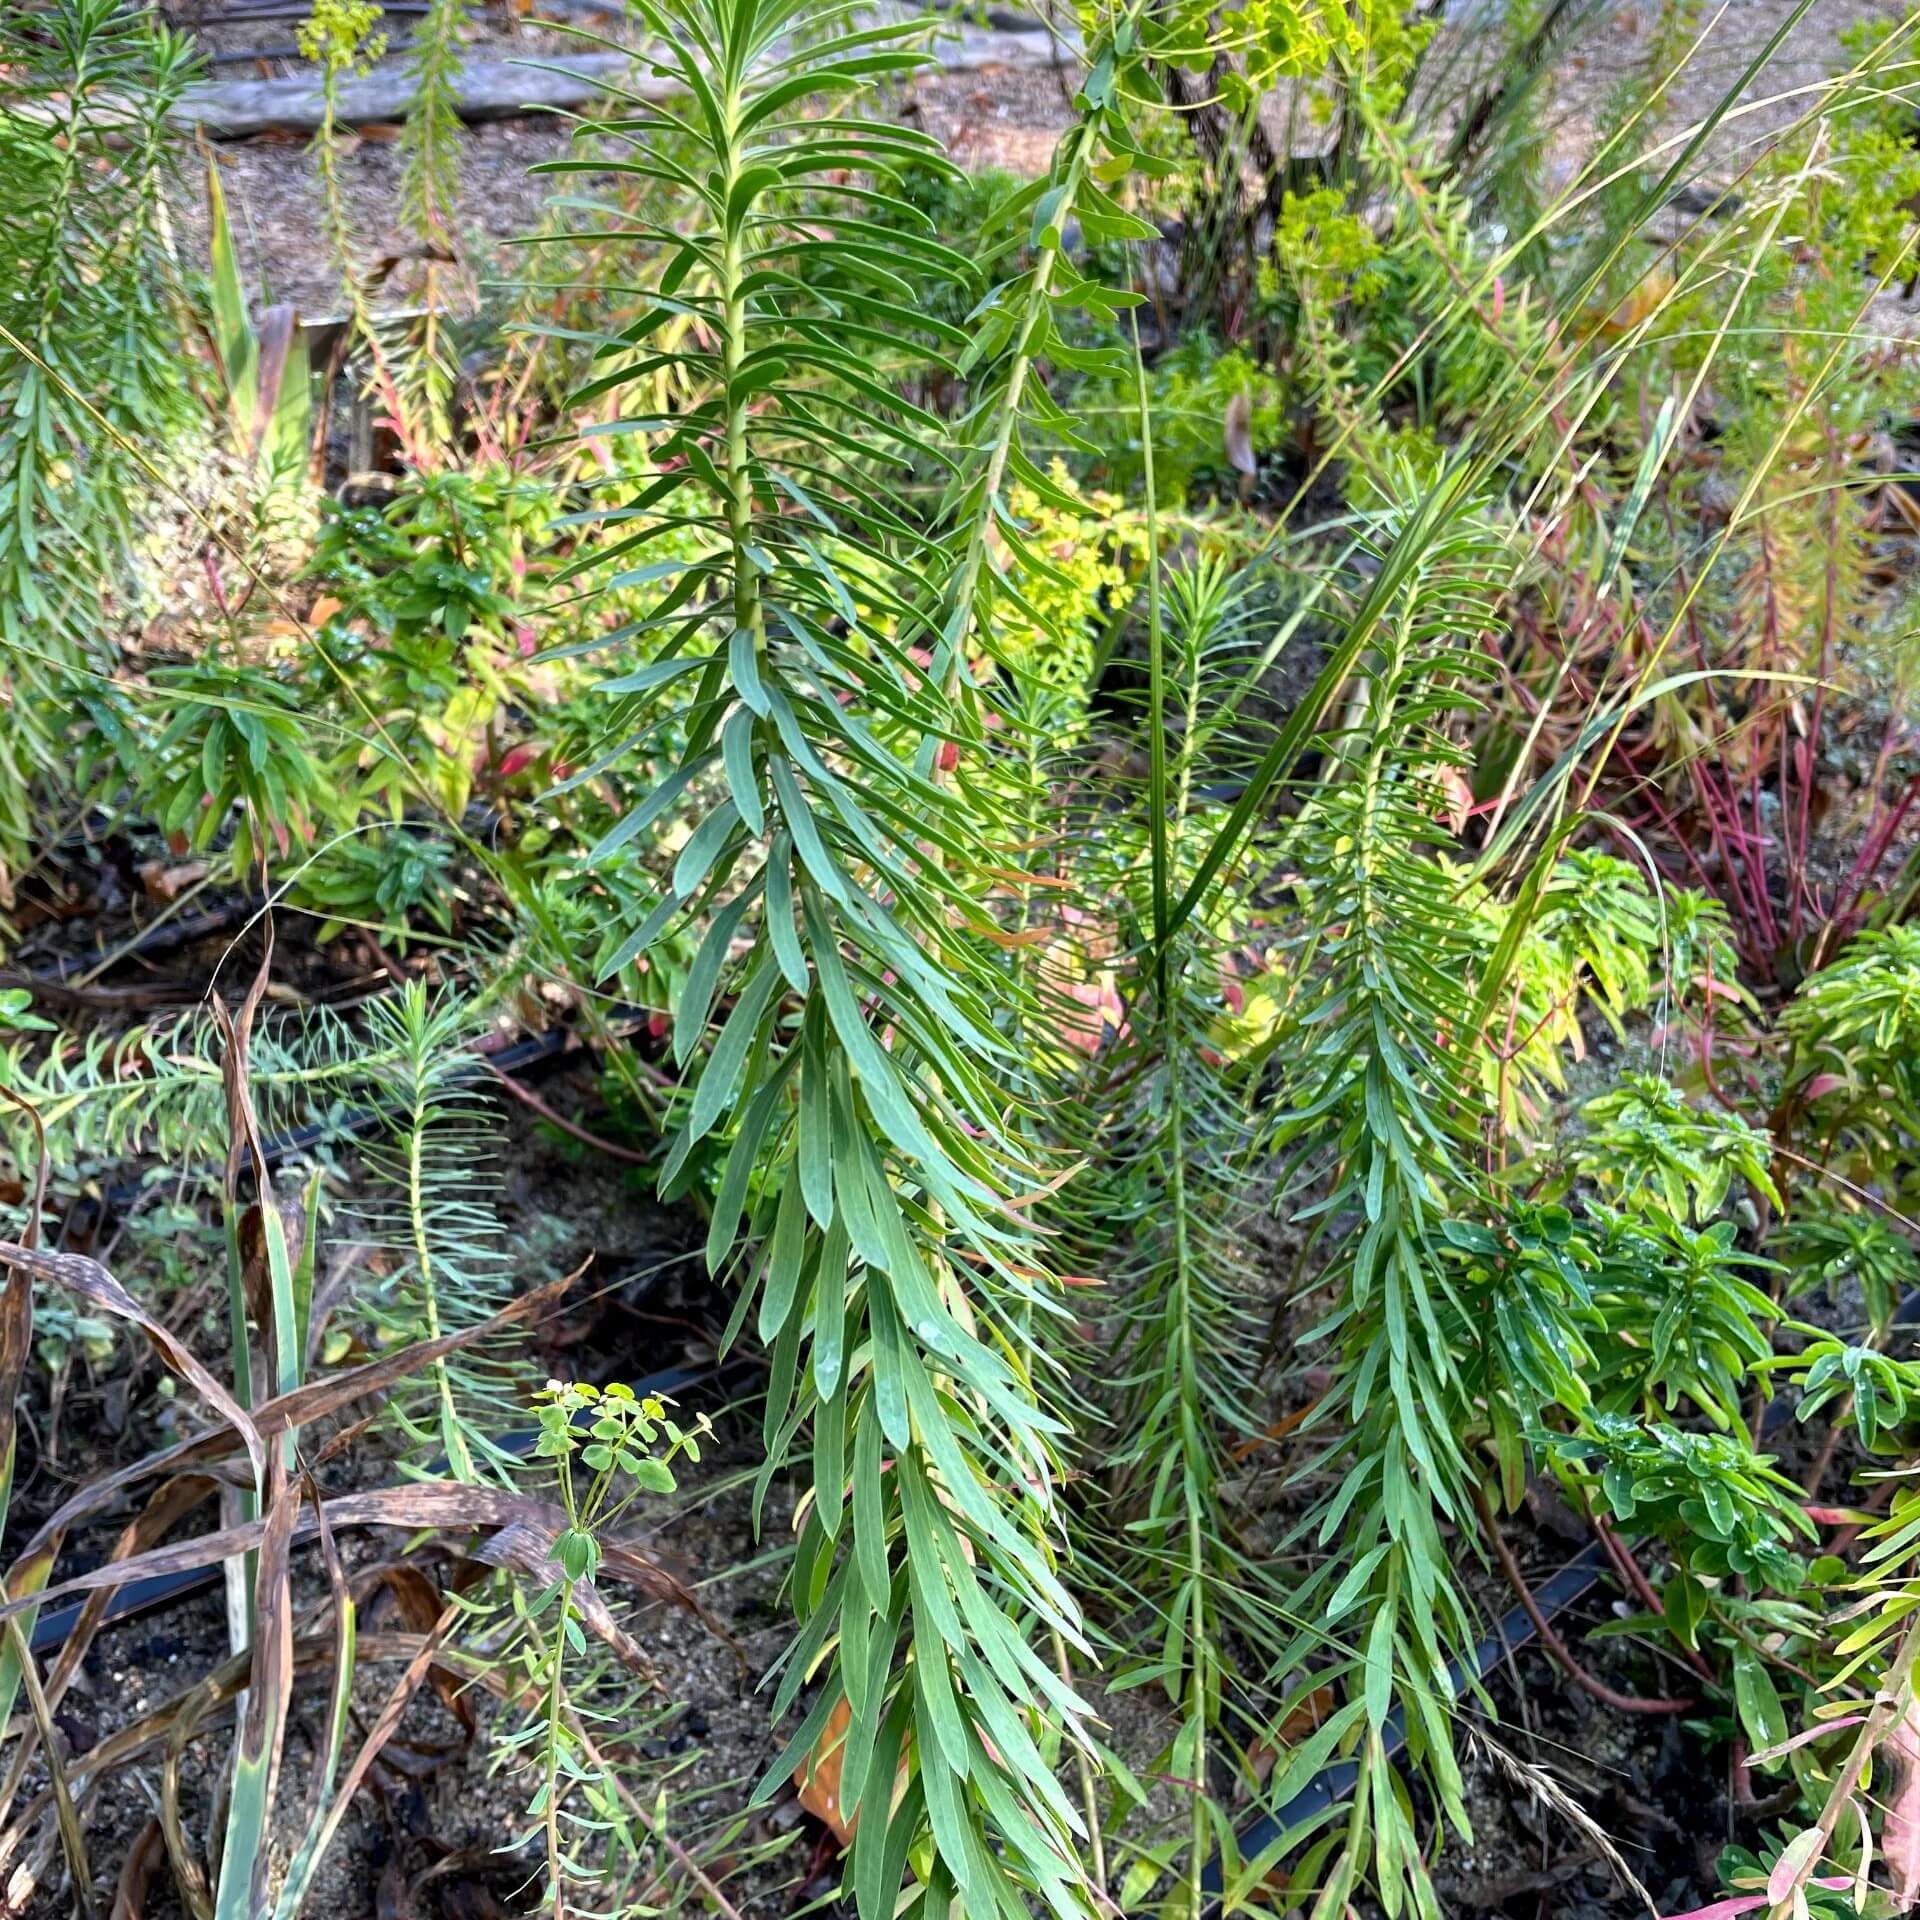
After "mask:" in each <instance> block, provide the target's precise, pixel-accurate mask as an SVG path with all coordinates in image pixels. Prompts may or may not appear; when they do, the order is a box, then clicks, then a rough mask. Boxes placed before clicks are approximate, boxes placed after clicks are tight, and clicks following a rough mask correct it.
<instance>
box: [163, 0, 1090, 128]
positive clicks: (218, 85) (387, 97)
mask: <svg viewBox="0 0 1920 1920" xmlns="http://www.w3.org/2000/svg"><path fill="white" fill-rule="evenodd" d="M1074 51H1075V49H1073V48H1072V47H1070V46H1069V48H1068V49H1067V52H1066V54H1065V55H1063V54H1062V52H1061V43H1060V42H1058V41H1056V39H1055V38H1054V36H1053V35H1052V34H1050V33H1048V32H1046V31H1045V30H1044V29H1041V28H1036V29H1032V30H1030V31H1027V32H1019V33H1012V32H1004V31H1000V30H998V29H995V28H991V27H973V26H967V27H960V28H957V29H955V30H954V31H953V32H951V33H946V34H942V35H941V37H940V39H939V40H938V41H936V42H935V44H934V52H935V54H936V56H937V59H938V63H939V65H940V66H941V67H942V68H943V69H944V70H946V71H947V72H949V73H972V72H978V71H983V70H985V69H988V68H992V67H1024V68H1033V67H1046V66H1051V65H1053V64H1054V63H1055V61H1056V60H1058V59H1060V58H1063V57H1071V56H1072V53H1073V52H1074ZM616 90H617V91H619V92H623V93H626V94H628V95H635V96H638V97H639V98H641V99H645V100H664V99H666V98H667V97H668V96H669V95H671V94H672V93H673V92H675V91H676V89H675V88H674V87H673V86H672V85H671V84H670V83H669V82H667V81H664V80H662V79H660V78H658V77H657V76H655V75H654V74H652V73H649V72H646V71H644V70H640V69H636V68H635V66H634V64H633V62H632V60H631V59H630V58H629V57H628V56H627V55H626V54H624V53H576V54H568V55H565V56H563V57H559V58H556V59H554V60H552V61H546V62H543V61H536V60H469V61H467V62H466V63H465V64H464V65H463V67H462V68H461V71H460V79H459V83H458V88H457V95H458V98H457V111H458V112H459V115H460V117H461V119H463V120H512V119H518V118H520V117H521V116H522V115H525V114H529V113H541V112H556V111H561V112H564V111H570V110H574V109H578V108H581V107H587V106H591V105H592V104H593V103H594V102H595V101H596V100H604V99H606V98H607V97H608V96H609V94H610V93H613V92H615V91H616ZM413 93H414V87H413V80H412V77H411V75H410V74H409V73H408V72H407V70H406V68H405V67H404V66H399V65H395V66H393V67H390V68H376V69H375V70H374V71H373V72H372V73H370V74H368V75H366V76H365V78H363V79H350V80H344V81H342V82H341V84H340V106H339V119H340V124H341V125H343V126H350V127H354V126H369V125H373V124H376V123H379V122H383V121H385V122H391V121H395V120H404V119H405V118H406V117H407V115H408V113H409V112H410V111H411V110H412V106H413ZM174 117H175V118H176V119H177V120H180V121H181V122H183V123H184V124H186V125H188V126H195V127H199V128H201V129H202V130H203V131H204V132H205V133H206V134H207V136H208V137H209V138H210V139H214V140H243V139H246V138H247V137H248V136H249V135H251V134H256V133H311V132H312V131H313V130H314V129H315V128H316V127H318V126H319V124H320V118H321V91H320V84H319V82H318V81H317V80H313V79H309V78H308V77H307V76H306V75H304V74H295V75H293V76H291V77H290V78H288V79H284V80H220V81H213V82H209V83H206V84H203V85H200V86H194V87H189V88H188V89H187V90H186V92H185V93H184V94H183V95H182V97H181V100H180V104H179V105H178V107H177V108H176V109H175V110H174Z"/></svg>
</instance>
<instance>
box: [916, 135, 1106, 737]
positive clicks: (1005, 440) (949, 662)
mask: <svg viewBox="0 0 1920 1920" xmlns="http://www.w3.org/2000/svg"><path fill="white" fill-rule="evenodd" d="M1102 117H1103V115H1102V114H1101V113H1100V112H1099V111H1096V112H1095V113H1094V114H1093V115H1092V116H1091V117H1090V118H1088V119H1086V120H1083V121H1082V122H1081V123H1080V125H1079V126H1077V127H1075V128H1074V130H1073V131H1072V133H1070V134H1069V135H1068V136H1067V138H1068V140H1069V141H1070V142H1071V145H1070V146H1069V147H1068V150H1067V164H1066V166H1065V168H1064V169H1063V171H1062V173H1061V186H1060V189H1059V195H1060V197H1059V210H1060V213H1061V217H1063V218H1064V217H1065V213H1066V210H1067V209H1069V208H1071V207H1072V205H1073V203H1074V200H1075V198H1076V196H1077V195H1078V194H1079V191H1080V184H1081V182H1082V181H1083V180H1084V179H1085V177H1086V171H1087V156H1088V154H1089V153H1091V152H1092V150H1093V146H1094V141H1095V139H1096V137H1097V134H1098V132H1099V128H1100V123H1101V119H1102ZM1059 261H1060V249H1059V247H1058V246H1052V247H1045V248H1043V249H1042V250H1041V254H1040V258H1039V259H1038V260H1037V261H1036V262H1035V263H1034V268H1033V272H1032V274H1031V275H1030V276H1029V278H1028V281H1027V298H1026V303H1025V306H1024V308H1023V310H1022V312H1021V314H1020V318H1019V321H1018V323H1017V325H1016V326H1015V328H1014V331H1013V339H1014V341H1015V342H1016V344H1015V347H1014V350H1013V357H1012V359H1011V361H1010V362H1009V364H1008V368H1007V384H1006V390H1005V392H1004V394H1003V395H1002V397H1001V401H1000V409H999V425H998V426H997V427H996V429H995V431H994V436H993V446H992V448H991V449H990V450H989V452H988V454H987V468H986V473H985V475H984V476H983V478H982V481H981V491H980V501H979V504H978V506H977V508H976V509H975V511H974V512H973V514H972V516H971V520H972V524H971V526H970V527H969V529H968V533H967V545H966V551H965V552H964V553H963V555H962V556H961V560H960V566H959V570H958V572H957V573H956V574H955V576H954V584H953V591H952V596H951V602H950V607H949V611H948V615H947V631H946V632H945V633H943V634H942V635H941V637H940V643H939V648H938V651H937V653H936V655H935V659H934V671H935V673H936V675H937V676H938V677H939V679H940V680H941V682H942V684H943V685H944V686H945V687H947V688H948V689H949V690H951V689H952V687H953V685H954V683H955V681H956V679H957V678H958V675H959V672H960V667H961V664H962V662H963V660H964V658H965V655H966V644H967V639H968V636H969V635H970V634H971V633H972V631H973V617H974V604H975V596H976V595H977V593H978V591H979V586H980V569H981V567H982V566H983V565H984V564H985V562H986V557H987V542H988V538H989V536H990V535H991V533H992V530H993V526H994V522H995V520H996V518H997V515H996V513H995V510H994V502H995V501H996V500H997V499H998V498H999V497H1000V489H1001V487H1002V485H1003V484H1004V483H1005V481H1006V476H1007V462H1008V461H1009V460H1010V459H1011V458H1012V457H1013V440H1014V435H1015V434H1016V433H1017V432H1018V431H1019V426H1020V403H1021V400H1022V398H1023V397H1024V395H1025V393H1026V390H1027V382H1028V380H1029V379H1030V378H1031V377H1032V375H1033V354H1032V351H1031V350H1030V349H1029V347H1028V345H1027V342H1028V341H1029V340H1031V339H1032V338H1033V335H1034V329H1035V325H1036V323H1037V322H1038V320H1039V317H1040V315H1041V313H1042V312H1043V311H1044V310H1045V308H1046V304H1047V300H1048V297H1049V295H1050V293H1051V291H1052V287H1053V275H1054V269H1055V268H1056V267H1057V266H1058V265H1059ZM934 745H935V743H934V742H932V741H928V742H927V743H926V744H925V745H924V746H923V747H922V749H921V756H922V758H923V760H926V761H927V762H928V763H929V764H931V757H932V754H933V751H934ZM921 771H922V772H923V773H924V772H925V771H926V768H925V767H924V766H923V767H922V768H921Z"/></svg>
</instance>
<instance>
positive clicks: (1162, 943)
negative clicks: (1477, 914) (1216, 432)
mask: <svg viewBox="0 0 1920 1920" xmlns="http://www.w3.org/2000/svg"><path fill="white" fill-rule="evenodd" d="M1132 324H1133V370H1134V379H1135V393H1136V398H1137V400H1138V402H1139V407H1140V446H1141V458H1142V462H1143V466H1144V492H1145V503H1144V504H1145V508H1146V518H1147V841H1148V847H1149V850H1150V856H1151V859H1152V863H1153V936H1154V938H1153V975H1154V980H1153V990H1154V1002H1155V1005H1156V1007H1157V1008H1158V1012H1159V1035H1160V1041H1159V1044H1160V1056H1161V1059H1162V1061H1163V1062H1164V1063H1165V1071H1166V1076H1167V1124H1166V1133H1165V1141H1166V1148H1165V1160H1166V1165H1167V1168H1168V1172H1169V1178H1170V1181H1171V1185H1172V1193H1171V1196H1170V1197H1171V1201H1172V1207H1173V1291H1174V1298H1173V1308H1174V1316H1175V1332H1174V1342H1175V1347H1176V1354H1177V1365H1178V1368H1179V1371H1180V1375H1181V1378H1182V1380H1183V1381H1186V1380H1190V1379H1191V1378H1192V1375H1193V1371H1194V1366H1195V1360H1196V1356H1195V1353H1194V1335H1193V1247H1192V1243H1191V1240H1190V1239H1189V1236H1188V1228H1187V1139H1186V1107H1185V1101H1184V1095H1183V1092H1182V1088H1181V1081H1180V1045H1181V1037H1180V1032H1179V1026H1178V1022H1177V1021H1176V1019H1175V1017H1174V1002H1173V993H1172V990H1171V989H1172V982H1173V972H1174V969H1173V960H1172V955H1171V953H1170V952H1169V947H1170V942H1169V940H1168V937H1167V934H1168V923H1169V915H1170V909H1171V906H1172V894H1173V879H1172V872H1171V849H1170V847H1169V845H1168V840H1167V798H1168V796H1167V669H1166V622H1165V618H1164V614H1163V610H1162V607H1161V604H1160V518H1159V505H1158V501H1157V499H1156V497H1155V494H1154V475H1153V410H1152V407H1151V405H1150V402H1149V398H1148V393H1147V363H1146V361H1145V360H1144V359H1143V358H1142V357H1141V353H1140V327H1139V323H1138V322H1137V321H1135V322H1133V323H1132ZM1196 682H1197V675H1190V676H1189V679H1188V695H1187V722H1188V737H1189V738H1191V736H1192V722H1193V711H1194V697H1195V685H1196ZM1190 779H1191V769H1190V767H1183V769H1182V773H1181V802H1182V809H1183V811H1184V804H1185V799H1186V794H1187V790H1188V784H1189V781H1190ZM1193 1445H1194V1441H1193V1437H1192V1433H1191V1429H1190V1427H1189V1426H1188V1424H1187V1423H1186V1422H1184V1421H1183V1422H1182V1439H1181V1447H1182V1451H1183V1452H1187V1453H1188V1454H1189V1459H1188V1462H1187V1471H1186V1473H1185V1474H1184V1475H1183V1476H1182V1480H1183V1486H1182V1495H1181V1497H1182V1499H1183V1500H1184V1502H1185V1504H1186V1510H1187V1530H1186V1533H1187V1537H1186V1548H1187V1569H1186V1573H1187V1586H1188V1592H1189V1594H1190V1596H1191V1597H1190V1601H1189V1609H1188V1615H1187V1619H1188V1626H1187V1647H1188V1654H1189V1658H1188V1672H1187V1713H1188V1716H1189V1720H1190V1723H1191V1725H1192V1727H1193V1842H1192V1846H1191V1848H1190V1849H1189V1852H1188V1858H1187V1894H1188V1911H1189V1912H1190V1913H1191V1914H1193V1915H1196V1916H1197V1915H1198V1914H1199V1912H1200V1907H1201V1894H1202V1888H1201V1876H1202V1875H1203V1874H1204V1872H1205V1870H1206V1860H1207V1714H1208V1709H1209V1705H1210V1700H1209V1695H1210V1693H1211V1688H1210V1686H1209V1684H1208V1667H1209V1664H1210V1653H1209V1646H1208V1640H1207V1631H1208V1627H1207V1607H1206V1577H1207V1561H1206V1539H1205V1532H1204V1528H1203V1524H1202V1520H1203V1516H1202V1514H1201V1510H1200V1497H1199V1485H1198V1480H1197V1469H1198V1468H1199V1467H1200V1466H1201V1464H1202V1463H1200V1462H1198V1461H1195V1460H1193V1459H1192V1458H1191V1449H1192V1447H1193Z"/></svg>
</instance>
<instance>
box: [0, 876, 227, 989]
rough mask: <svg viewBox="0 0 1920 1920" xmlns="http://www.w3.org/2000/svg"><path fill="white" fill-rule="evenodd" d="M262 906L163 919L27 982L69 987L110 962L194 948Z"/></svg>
mask: <svg viewBox="0 0 1920 1920" xmlns="http://www.w3.org/2000/svg"><path fill="white" fill-rule="evenodd" d="M261 905H262V902H261V901H260V900H259V899H258V898H257V897H252V898H247V899H241V900H229V901H227V902H226V903H225V904H224V905H222V906H218V907H203V908H202V909H201V910H200V911H199V912H198V913H189V914H183V915H182V916H181V917H180V918H179V919H178V920H162V921H161V922H160V923H159V924H158V925H156V926H153V927H149V928H148V929H147V931H146V932H145V933H142V934H136V935H135V936H134V938H133V939H132V940H130V941H129V942H128V943H127V945H126V946H125V947H124V948H123V949H120V950H116V951H108V952H105V953H101V952H98V951H92V952H86V953H66V954H62V955H61V956H60V957H59V958H58V959H57V960H54V961H53V962H51V963H50V964H49V965H47V966H44V967H35V968H34V969H33V971H32V973H31V975H29V976H28V979H27V985H28V990H29V991H31V990H32V987H33V986H35V985H43V986H49V987H60V986H65V985H66V983H67V982H68V981H69V980H71V979H72V978H73V976H74V975H75V974H76V973H84V972H86V971H88V970H89V969H90V968H93V967H97V966H99V965H100V964H101V963H102V962H103V961H106V960H111V961H112V962H113V963H114V965H116V966H119V965H121V964H123V963H124V962H126V961H128V960H140V959H144V958H146V957H147V956H148V955H149V954H155V953H171V952H172V951H173V950H174V948H175V947H184V946H188V945H191V943H192V942H194V941H195V940H206V939H210V938H211V937H212V936H213V935H214V934H216V933H225V932H226V930H227V929H228V928H229V927H230V926H232V925H233V924H234V922H235V921H237V920H244V919H245V918H246V917H247V915H248V914H250V913H257V912H258V911H259V910H260V907H261Z"/></svg>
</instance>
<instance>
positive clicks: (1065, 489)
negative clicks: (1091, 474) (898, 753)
mask: <svg viewBox="0 0 1920 1920" xmlns="http://www.w3.org/2000/svg"><path fill="white" fill-rule="evenodd" d="M1052 480H1053V484H1054V485H1055V486H1056V487H1057V488H1058V489H1059V490H1060V491H1061V492H1062V493H1064V494H1069V495H1071V496H1072V497H1073V498H1074V499H1075V500H1077V501H1080V502H1081V503H1083V507H1084V511H1080V512H1069V511H1068V510H1067V509H1066V508H1064V507H1061V506H1057V505H1055V504H1053V503H1051V502H1049V501H1046V500H1043V499H1042V498H1041V497H1040V496H1039V494H1038V493H1037V492H1036V491H1035V490H1034V489H1033V488H1031V487H1024V486H1017V487H1015V488H1013V489H1012V491H1011V494H1010V496H1009V504H1010V505H1011V507H1012V510H1013V514H1014V517H1015V518H1016V519H1018V520H1019V521H1020V523H1021V524H1022V526H1024V527H1025V529H1026V545H1027V548H1028V552H1029V554H1030V555H1031V559H1029V560H1028V561H1026V562H1024V563H1021V564H1016V565H1015V566H1013V568H1012V569H1011V578H1012V582H1013V585H1014V587H1015V588H1016V590H1017V592H1018V595H1019V600H1018V602H1017V603H1015V602H1013V601H1009V603H1008V605H1007V608H1006V611H1005V615H1004V617H1003V619H1002V620H1001V622H1000V623H999V624H998V626H997V627H996V630H995V632H994V636H993V651H994V653H995V654H996V655H997V656H998V658H999V659H1000V661H1001V662H1002V664H1003V665H1005V666H1006V667H1007V668H1008V669H1009V670H1010V671H1011V672H1012V673H1013V674H1014V675H1015V677H1016V679H1017V680H1018V681H1019V683H1020V684H1021V688H1022V691H1023V693H1025V694H1027V695H1028V696H1029V698H1031V699H1033V700H1034V702H1035V704H1036V705H1039V706H1042V707H1044V708H1045V709H1046V717H1047V719H1048V721H1049V723H1050V724H1055V725H1060V724H1064V725H1066V726H1069V727H1072V728H1074V729H1076V730H1077V729H1078V727H1079V726H1080V725H1081V724H1083V722H1084V716H1085V704H1086V696H1087V693H1088V690H1089V681H1090V677H1091V675H1092V671H1093V649H1094V640H1095V637H1096V635H1097V634H1098V632H1099V629H1100V626H1101V624H1102V622H1103V620H1104V619H1105V618H1106V617H1107V612H1108V610H1109V609H1120V608H1124V607H1125V606H1127V605H1128V604H1129V603H1130V601H1131V597H1132V592H1133V583H1134V581H1135V580H1136V579H1137V578H1138V577H1139V570H1140V567H1141V565H1142V564H1143V563H1144V561H1145V559H1146V552H1147V542H1146V531H1145V528H1144V527H1143V526H1142V524H1141V519H1140V516H1139V514H1138V513H1137V512H1129V511H1128V510H1127V509H1126V507H1125V505H1124V503H1123V502H1122V501H1121V499H1120V498H1119V496H1118V495H1117V494H1111V493H1103V492H1101V491H1099V490H1098V489H1097V488H1095V489H1087V488H1082V487H1080V486H1077V485H1076V484H1075V483H1074V481H1073V480H1072V478H1071V477H1070V476H1069V475H1068V473H1067V469H1066V464H1065V462H1063V461H1060V460H1056V461H1055V462H1054V463H1053V472H1052Z"/></svg>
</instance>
